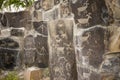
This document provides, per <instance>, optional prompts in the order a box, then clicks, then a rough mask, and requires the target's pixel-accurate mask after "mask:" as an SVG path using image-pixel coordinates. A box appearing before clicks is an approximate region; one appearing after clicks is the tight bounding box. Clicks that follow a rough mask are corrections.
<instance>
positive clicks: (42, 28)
mask: <svg viewBox="0 0 120 80" xmlns="http://www.w3.org/2000/svg"><path fill="white" fill-rule="evenodd" d="M33 26H34V29H35V30H36V31H37V32H39V33H40V34H43V35H46V36H47V35H48V31H47V22H45V21H40V22H33Z"/></svg>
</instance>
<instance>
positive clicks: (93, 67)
mask: <svg viewBox="0 0 120 80" xmlns="http://www.w3.org/2000/svg"><path fill="white" fill-rule="evenodd" d="M105 33H106V29H105V28H102V27H97V26H94V27H93V28H88V29H78V33H77V34H76V35H75V36H76V40H75V44H76V60H77V62H76V63H77V70H78V80H81V79H83V80H84V79H85V80H96V79H97V80H101V77H100V74H99V67H100V65H101V63H102V61H103V54H104V53H105V46H106V45H105V44H104V41H105ZM83 68H85V69H86V70H87V72H86V71H84V70H83V72H82V73H81V69H83Z"/></svg>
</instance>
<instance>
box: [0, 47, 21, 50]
mask: <svg viewBox="0 0 120 80" xmlns="http://www.w3.org/2000/svg"><path fill="white" fill-rule="evenodd" d="M0 49H7V50H21V49H11V48H3V47H0Z"/></svg>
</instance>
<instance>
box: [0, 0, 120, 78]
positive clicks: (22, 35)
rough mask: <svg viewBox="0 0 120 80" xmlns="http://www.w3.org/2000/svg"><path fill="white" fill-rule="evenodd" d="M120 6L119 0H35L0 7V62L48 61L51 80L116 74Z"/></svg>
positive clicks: (25, 64) (119, 57)
mask: <svg viewBox="0 0 120 80" xmlns="http://www.w3.org/2000/svg"><path fill="white" fill-rule="evenodd" d="M119 12H120V2H119V0H38V1H36V2H35V3H34V5H33V7H31V10H30V11H20V12H14V13H11V12H5V13H1V14H0V19H1V25H0V29H1V30H0V61H1V62H0V67H1V68H3V69H7V68H10V69H11V68H14V67H15V66H17V67H18V66H19V68H23V67H31V66H33V65H34V66H38V67H48V64H49V67H50V73H51V80H119V79H120V75H119V74H120V71H119V70H120V67H119V66H120V64H119V63H120V42H119V41H120V28H119V26H120V25H119V24H120V23H119V16H120V15H119ZM8 61H9V62H8Z"/></svg>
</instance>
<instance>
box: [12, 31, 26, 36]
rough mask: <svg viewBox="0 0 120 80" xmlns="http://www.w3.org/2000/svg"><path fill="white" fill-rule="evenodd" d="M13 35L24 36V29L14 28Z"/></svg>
mask: <svg viewBox="0 0 120 80" xmlns="http://www.w3.org/2000/svg"><path fill="white" fill-rule="evenodd" d="M11 36H17V37H23V36H24V31H23V30H22V29H12V30H11Z"/></svg>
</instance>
